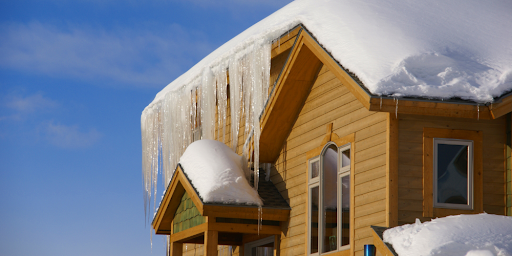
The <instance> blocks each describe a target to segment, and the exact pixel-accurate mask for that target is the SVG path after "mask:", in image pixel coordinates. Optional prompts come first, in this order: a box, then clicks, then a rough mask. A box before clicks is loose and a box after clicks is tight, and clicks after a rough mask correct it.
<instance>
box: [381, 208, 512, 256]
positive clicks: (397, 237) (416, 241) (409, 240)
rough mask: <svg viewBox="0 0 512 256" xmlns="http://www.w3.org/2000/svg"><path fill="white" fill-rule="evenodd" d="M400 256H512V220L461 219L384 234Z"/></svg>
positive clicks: (487, 216) (483, 216)
mask: <svg viewBox="0 0 512 256" xmlns="http://www.w3.org/2000/svg"><path fill="white" fill-rule="evenodd" d="M384 242H388V243H390V244H392V245H393V248H394V249H395V251H396V252H397V253H398V255H400V256H403V255H408V256H423V255H461V256H464V255H466V256H492V255H494V256H510V255H512V217H507V216H499V215H492V214H485V213H483V214H477V215H457V216H448V217H445V218H438V219H434V220H432V221H427V222H424V223H421V222H420V221H419V220H418V219H416V223H415V224H407V225H403V226H398V227H395V228H392V229H388V230H386V231H385V232H384Z"/></svg>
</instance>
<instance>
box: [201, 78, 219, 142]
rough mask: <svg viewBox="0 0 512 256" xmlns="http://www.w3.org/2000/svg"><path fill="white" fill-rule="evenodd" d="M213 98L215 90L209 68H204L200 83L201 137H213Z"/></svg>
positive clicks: (211, 138) (210, 138)
mask: <svg viewBox="0 0 512 256" xmlns="http://www.w3.org/2000/svg"><path fill="white" fill-rule="evenodd" d="M215 98H216V90H215V84H214V81H213V73H212V71H211V69H209V68H206V69H205V71H204V72H203V81H202V84H201V104H202V106H201V124H202V128H203V138H204V139H209V140H213V139H215Z"/></svg>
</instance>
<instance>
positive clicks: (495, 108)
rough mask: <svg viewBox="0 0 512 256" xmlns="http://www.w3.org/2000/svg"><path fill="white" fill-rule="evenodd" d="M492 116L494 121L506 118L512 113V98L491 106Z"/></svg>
mask: <svg viewBox="0 0 512 256" xmlns="http://www.w3.org/2000/svg"><path fill="white" fill-rule="evenodd" d="M489 109H490V112H491V115H492V117H493V118H494V119H496V118H499V117H502V116H504V115H505V114H507V113H510V112H512V96H508V97H505V98H503V99H501V102H499V103H496V104H491V105H490V106H489Z"/></svg>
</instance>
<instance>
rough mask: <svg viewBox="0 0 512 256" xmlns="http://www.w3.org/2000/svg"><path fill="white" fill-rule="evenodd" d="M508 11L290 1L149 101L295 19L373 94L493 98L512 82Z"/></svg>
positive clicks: (386, 1)
mask: <svg viewBox="0 0 512 256" xmlns="http://www.w3.org/2000/svg"><path fill="white" fill-rule="evenodd" d="M511 13H512V2H511V1H508V0H489V1H481V0H451V1H445V0H432V1H408V0H366V1H360V0H343V1H331V0H296V1H294V2H292V3H290V4H288V5H287V6H285V7H283V8H282V9H280V10H278V11H276V12H275V13H273V14H272V15H270V16H268V17H267V18H265V19H263V20H262V21H260V22H258V23H257V24H255V25H253V26H252V27H250V28H248V29H247V30H245V31H244V32H242V33H241V34H239V35H238V36H236V37H235V38H233V39H232V40H230V41H228V42H227V43H225V44H224V45H222V46H221V47H219V48H218V49H217V50H215V51H214V52H212V53H211V54H210V55H208V56H207V57H205V58H204V59H203V60H201V61H200V62H199V63H197V64H196V65H195V66H194V67H192V68H191V69H190V70H189V71H188V72H186V73H185V74H183V75H182V76H180V77H179V78H177V79H176V80H174V81H173V82H172V83H170V84H169V85H168V86H167V87H166V88H165V89H163V90H162V91H161V92H160V93H158V94H157V96H156V97H155V99H154V101H153V102H152V103H151V104H150V106H152V105H153V104H155V103H158V102H159V101H160V100H162V99H163V98H164V96H165V94H166V93H167V92H169V91H172V90H175V89H177V88H181V87H183V86H186V85H187V84H189V83H190V82H191V81H192V80H194V79H196V78H198V77H199V76H200V75H201V73H202V72H203V69H204V68H208V67H210V68H211V67H214V66H217V65H219V63H222V62H225V61H227V60H229V58H230V56H233V55H235V54H243V52H244V51H247V50H248V48H250V47H251V46H252V45H253V44H254V42H258V41H262V40H263V41H268V40H275V39H277V38H278V37H279V36H280V35H282V34H283V33H286V31H288V30H289V29H291V28H293V27H294V26H296V25H297V24H303V25H304V26H305V27H306V28H307V30H308V31H309V32H311V34H312V35H313V36H314V37H315V38H316V39H317V40H318V42H319V43H320V44H321V45H322V46H323V47H324V48H325V49H326V50H327V51H328V52H330V54H331V55H332V56H333V57H334V59H335V60H337V61H338V62H339V63H340V64H341V65H343V66H344V67H345V68H347V69H349V70H350V71H351V72H353V73H355V74H356V75H357V76H358V78H359V79H360V80H361V81H362V82H363V83H364V85H365V86H366V87H367V88H368V90H369V91H370V92H371V93H372V94H374V95H387V96H395V97H401V96H418V97H424V98H443V99H447V98H452V97H457V98H462V99H467V100H472V101H476V102H480V103H485V102H492V101H493V97H498V96H501V95H503V94H504V93H506V92H508V91H510V90H511V89H512V47H511V42H512V15H510V14H511ZM150 106H148V107H150Z"/></svg>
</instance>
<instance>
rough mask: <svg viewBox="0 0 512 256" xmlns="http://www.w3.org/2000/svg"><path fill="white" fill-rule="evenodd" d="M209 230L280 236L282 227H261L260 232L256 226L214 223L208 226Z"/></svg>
mask: <svg viewBox="0 0 512 256" xmlns="http://www.w3.org/2000/svg"><path fill="white" fill-rule="evenodd" d="M208 230H215V231H218V232H228V233H242V234H267V235H280V234H281V227H280V226H268V225H261V226H260V227H259V230H258V225H256V224H238V223H218V222H213V223H209V224H208Z"/></svg>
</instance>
